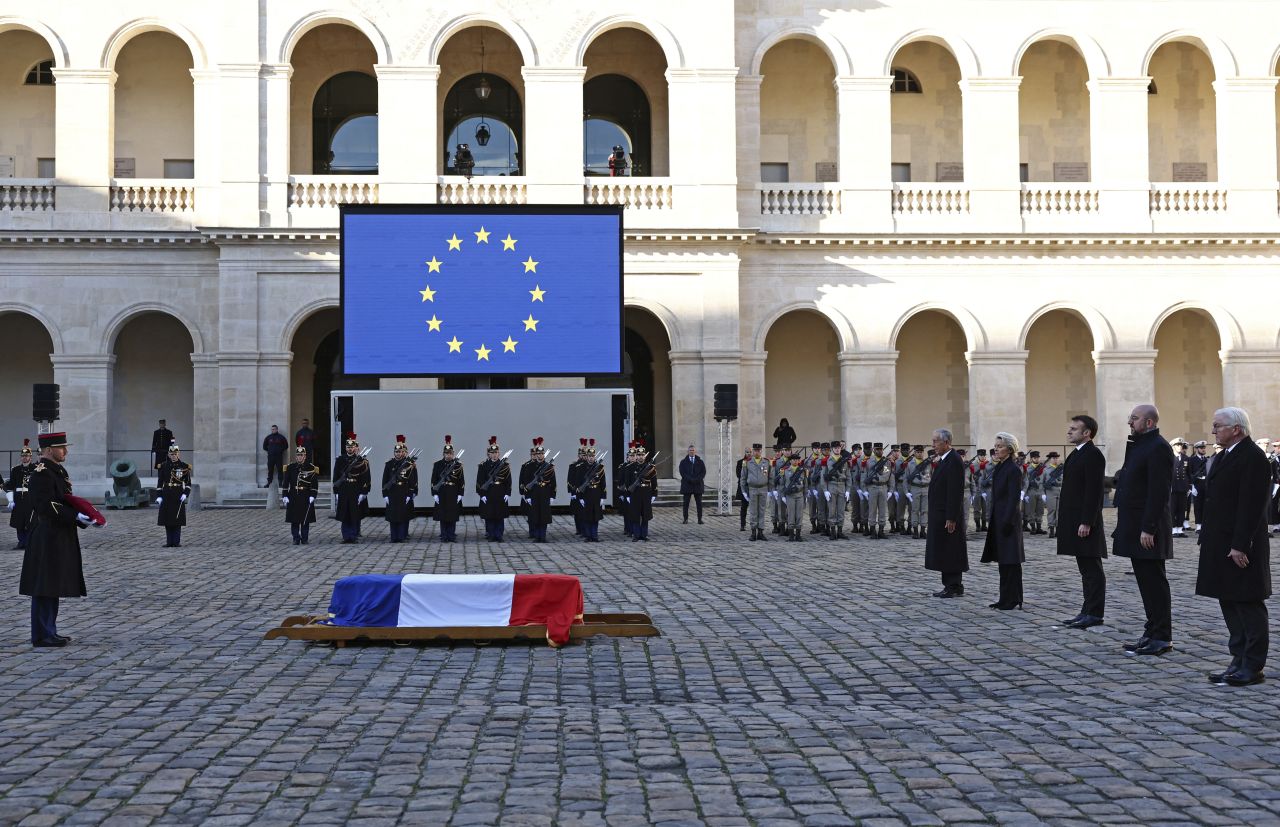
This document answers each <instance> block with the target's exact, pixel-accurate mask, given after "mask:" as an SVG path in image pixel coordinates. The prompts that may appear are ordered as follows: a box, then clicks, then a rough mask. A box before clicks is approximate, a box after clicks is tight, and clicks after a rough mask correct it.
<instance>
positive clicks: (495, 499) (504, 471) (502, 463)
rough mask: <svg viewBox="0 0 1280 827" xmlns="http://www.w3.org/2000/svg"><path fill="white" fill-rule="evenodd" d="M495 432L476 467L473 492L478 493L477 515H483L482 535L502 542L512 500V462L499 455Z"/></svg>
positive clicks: (500, 449) (499, 448) (499, 450)
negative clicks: (478, 511)
mask: <svg viewBox="0 0 1280 827" xmlns="http://www.w3.org/2000/svg"><path fill="white" fill-rule="evenodd" d="M501 451H502V448H501V447H499V445H498V438H497V437H496V436H491V437H489V448H488V449H487V451H486V454H485V460H484V462H482V463H480V467H479V468H477V469H476V493H477V494H479V495H480V516H481V518H483V519H484V536H485V539H486V540H492V541H493V542H495V543H501V542H502V530H503V528H504V527H505V525H506V520H507V511H508V503H510V501H511V465H510V463H508V462H507V461H506V460H505V459H503V458H502V457H501V456H499V452H501Z"/></svg>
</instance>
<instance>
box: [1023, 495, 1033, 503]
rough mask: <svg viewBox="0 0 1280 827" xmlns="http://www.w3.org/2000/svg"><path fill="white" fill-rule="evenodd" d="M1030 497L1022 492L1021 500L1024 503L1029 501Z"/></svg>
mask: <svg viewBox="0 0 1280 827" xmlns="http://www.w3.org/2000/svg"><path fill="white" fill-rule="evenodd" d="M1030 499H1031V498H1030V497H1028V496H1027V495H1026V494H1023V495H1022V501H1023V502H1024V503H1025V502H1028V501H1030Z"/></svg>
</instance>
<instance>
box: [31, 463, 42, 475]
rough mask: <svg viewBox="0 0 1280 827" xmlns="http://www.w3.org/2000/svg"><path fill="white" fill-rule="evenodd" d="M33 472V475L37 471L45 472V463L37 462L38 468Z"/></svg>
mask: <svg viewBox="0 0 1280 827" xmlns="http://www.w3.org/2000/svg"><path fill="white" fill-rule="evenodd" d="M31 470H32V472H33V473H34V472H36V471H43V470H44V463H43V462H37V463H36V467H35V468H33V469H31Z"/></svg>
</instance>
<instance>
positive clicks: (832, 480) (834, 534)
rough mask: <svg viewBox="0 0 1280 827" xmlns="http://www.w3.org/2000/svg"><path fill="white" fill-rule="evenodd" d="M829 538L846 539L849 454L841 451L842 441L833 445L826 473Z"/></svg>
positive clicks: (835, 441)
mask: <svg viewBox="0 0 1280 827" xmlns="http://www.w3.org/2000/svg"><path fill="white" fill-rule="evenodd" d="M823 480H824V482H825V484H826V491H825V494H826V501H827V537H829V538H830V539H832V540H843V539H844V510H845V506H847V505H848V500H849V454H848V453H846V452H844V451H841V450H840V440H838V439H837V440H833V441H832V443H831V455H830V457H828V458H827V468H826V472H825V473H824V474H823Z"/></svg>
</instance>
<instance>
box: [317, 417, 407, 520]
mask: <svg viewBox="0 0 1280 827" xmlns="http://www.w3.org/2000/svg"><path fill="white" fill-rule="evenodd" d="M298 447H300V448H301V447H303V446H302V445H299V446H298ZM304 453H305V449H304ZM416 496H418V464H417V462H415V461H414V459H413V457H411V456H409V445H408V444H407V443H406V442H405V441H404V434H396V447H395V450H394V451H393V452H392V455H391V459H389V460H387V463H386V465H384V466H382V498H383V500H385V501H386V511H385V513H384V515H383V517H384V519H385V520H386V521H387V523H388V524H390V534H391V537H390V539H391V542H393V543H403V542H404V541H405V540H407V539H409V522H410V521H411V520H412V519H413V498H414V497H416ZM312 519H313V520H314V519H315V518H314V517H312ZM303 542H304V543H305V542H306V540H305V539H304V540H303Z"/></svg>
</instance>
